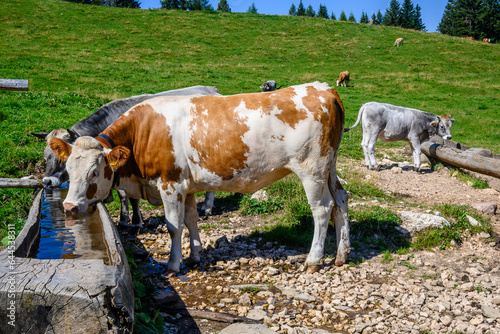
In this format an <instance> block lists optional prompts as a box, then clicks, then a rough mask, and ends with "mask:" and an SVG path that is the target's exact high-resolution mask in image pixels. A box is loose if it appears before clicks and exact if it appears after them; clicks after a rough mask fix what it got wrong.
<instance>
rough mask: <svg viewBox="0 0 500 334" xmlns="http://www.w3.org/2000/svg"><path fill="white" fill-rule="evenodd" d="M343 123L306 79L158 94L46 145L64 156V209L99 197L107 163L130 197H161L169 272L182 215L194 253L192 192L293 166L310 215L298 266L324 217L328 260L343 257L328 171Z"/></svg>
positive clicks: (267, 176) (253, 185)
mask: <svg viewBox="0 0 500 334" xmlns="http://www.w3.org/2000/svg"><path fill="white" fill-rule="evenodd" d="M343 132H344V108H343V105H342V101H341V100H340V97H339V96H338V94H337V92H336V91H335V90H333V89H332V88H330V87H329V86H328V84H326V83H319V82H314V83H309V84H303V85H298V86H292V87H288V88H285V89H281V90H279V91H276V92H270V93H268V94H262V93H254V94H239V95H231V96H209V95H207V96H184V97H182V96H178V97H167V96H165V97H158V98H154V99H150V100H146V101H144V102H142V103H140V104H138V105H136V106H134V107H133V108H131V109H130V110H129V111H127V112H126V113H125V114H124V115H123V116H121V117H120V118H119V119H118V120H117V121H115V122H114V123H113V124H112V125H110V126H109V127H108V128H107V129H106V130H104V131H103V132H102V133H101V134H100V135H99V136H98V137H96V138H91V137H80V138H78V139H77V140H76V141H75V144H74V145H73V146H72V145H70V144H68V143H66V142H64V141H62V140H60V139H57V138H54V139H52V140H51V142H50V147H51V148H52V150H54V152H55V153H56V155H57V156H58V157H60V158H61V159H63V160H66V159H67V161H66V166H67V170H68V174H69V177H70V185H69V190H68V195H67V197H66V200H65V201H64V207H65V209H66V211H69V212H73V213H77V212H83V211H85V210H86V209H87V208H88V206H89V205H93V204H94V203H95V202H96V201H98V200H100V199H102V198H104V197H105V196H106V194H107V192H109V189H110V188H111V187H112V185H113V178H114V175H115V173H116V172H119V175H120V187H121V188H122V189H124V190H125V191H126V192H127V194H128V195H129V196H130V197H133V198H139V197H140V198H144V199H147V200H148V201H149V202H150V203H151V204H153V205H156V206H159V205H163V207H164V209H165V218H166V225H167V228H168V231H169V233H170V235H171V237H172V247H171V252H170V260H169V262H168V271H169V276H173V274H175V273H177V272H179V266H180V262H181V259H182V250H181V241H182V240H181V238H182V229H183V227H184V224H185V225H186V226H187V227H188V229H189V235H190V238H191V240H190V241H191V242H190V244H191V255H190V259H191V261H194V262H199V260H200V254H199V253H200V251H201V249H202V244H201V240H200V236H199V233H198V229H197V218H198V213H197V211H196V202H195V199H194V193H196V192H199V191H227V192H241V193H252V192H255V191H257V190H258V189H260V188H262V187H265V186H267V185H269V184H271V183H273V182H274V181H277V180H279V179H281V178H283V177H285V176H286V175H288V174H290V173H295V174H296V175H297V176H298V177H299V179H300V180H301V182H302V184H303V187H304V190H305V192H306V196H307V200H308V202H309V205H310V206H311V210H312V214H313V219H314V237H313V241H312V245H311V250H310V252H309V255H308V257H307V260H306V265H307V266H308V271H316V270H318V269H319V266H320V264H321V260H322V258H323V255H324V254H323V253H324V243H325V237H326V232H327V228H328V221H329V219H330V218H331V219H332V221H333V222H335V227H336V232H337V256H336V261H335V263H336V264H337V265H342V264H344V263H345V261H346V259H347V255H348V253H349V251H350V242H349V223H348V207H347V193H346V191H345V190H344V189H343V188H342V185H341V184H340V181H339V180H338V179H337V173H336V160H337V152H338V148H339V145H340V141H341V139H342V135H343ZM150 143H155V144H154V145H150Z"/></svg>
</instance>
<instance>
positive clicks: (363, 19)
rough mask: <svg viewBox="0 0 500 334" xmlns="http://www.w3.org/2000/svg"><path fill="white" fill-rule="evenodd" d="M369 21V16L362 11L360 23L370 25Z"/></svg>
mask: <svg viewBox="0 0 500 334" xmlns="http://www.w3.org/2000/svg"><path fill="white" fill-rule="evenodd" d="M368 21H369V19H368V14H367V13H365V11H362V12H361V19H360V20H359V23H365V24H366V23H368Z"/></svg>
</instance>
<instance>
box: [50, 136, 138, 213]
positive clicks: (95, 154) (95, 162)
mask: <svg viewBox="0 0 500 334" xmlns="http://www.w3.org/2000/svg"><path fill="white" fill-rule="evenodd" d="M49 146H50V148H51V149H52V151H53V152H54V153H55V155H56V156H57V157H58V158H59V160H60V162H61V163H64V162H65V163H66V170H67V171H68V175H69V181H70V184H69V189H68V195H67V196H66V199H65V200H64V203H63V205H64V209H65V210H66V211H68V212H71V213H79V212H85V211H87V209H88V207H89V206H90V205H93V204H95V203H97V202H98V201H100V200H103V199H105V198H106V197H107V195H108V193H109V190H110V189H111V187H112V185H113V177H114V173H115V171H116V170H117V169H118V168H120V167H121V166H123V165H124V164H125V163H126V162H127V159H128V158H129V156H130V150H129V149H128V148H126V147H123V146H117V147H115V148H113V149H112V150H109V149H105V148H103V147H102V145H101V144H100V143H99V142H98V141H97V140H96V139H94V138H92V137H80V138H78V139H77V140H76V141H75V144H74V145H71V144H68V143H67V142H65V141H63V140H61V139H59V138H53V139H51V140H50V142H49Z"/></svg>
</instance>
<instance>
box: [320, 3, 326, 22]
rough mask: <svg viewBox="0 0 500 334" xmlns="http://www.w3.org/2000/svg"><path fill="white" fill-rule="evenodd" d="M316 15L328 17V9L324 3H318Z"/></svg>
mask: <svg viewBox="0 0 500 334" xmlns="http://www.w3.org/2000/svg"><path fill="white" fill-rule="evenodd" d="M318 17H322V18H324V19H327V18H328V10H327V9H326V6H325V5H322V4H319V9H318Z"/></svg>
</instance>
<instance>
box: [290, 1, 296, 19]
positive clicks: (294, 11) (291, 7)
mask: <svg viewBox="0 0 500 334" xmlns="http://www.w3.org/2000/svg"><path fill="white" fill-rule="evenodd" d="M288 15H291V16H295V15H297V8H296V7H295V5H294V4H293V3H292V5H291V6H290V10H289V11H288Z"/></svg>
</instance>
